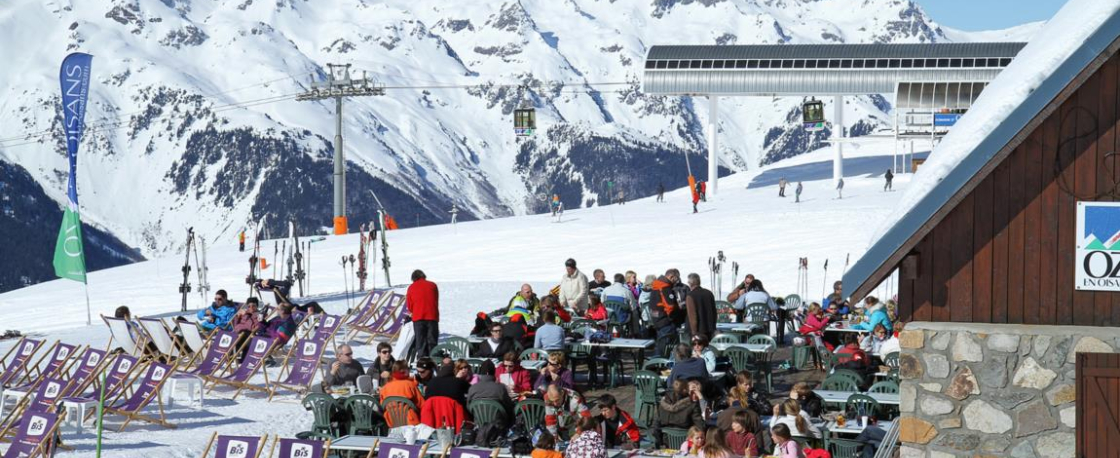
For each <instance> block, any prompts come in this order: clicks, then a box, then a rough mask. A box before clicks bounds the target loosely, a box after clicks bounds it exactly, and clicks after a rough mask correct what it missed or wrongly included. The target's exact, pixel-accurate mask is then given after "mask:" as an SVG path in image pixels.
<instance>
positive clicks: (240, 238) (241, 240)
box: [237, 229, 245, 253]
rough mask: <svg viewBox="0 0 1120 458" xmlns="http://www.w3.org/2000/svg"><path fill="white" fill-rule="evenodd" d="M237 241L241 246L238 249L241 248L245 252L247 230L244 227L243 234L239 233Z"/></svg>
mask: <svg viewBox="0 0 1120 458" xmlns="http://www.w3.org/2000/svg"><path fill="white" fill-rule="evenodd" d="M237 241H238V246H239V247H240V248H238V249H239V250H241V252H242V253H244V252H245V230H244V229H242V230H241V234H239V235H238V236H237Z"/></svg>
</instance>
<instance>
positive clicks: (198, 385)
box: [167, 329, 237, 407]
mask: <svg viewBox="0 0 1120 458" xmlns="http://www.w3.org/2000/svg"><path fill="white" fill-rule="evenodd" d="M235 343H237V336H235V335H234V334H233V333H232V332H230V331H223V330H220V329H219V330H217V331H216V332H214V334H212V335H211V338H210V340H209V344H208V345H206V346H205V347H206V351H205V352H202V351H199V352H198V354H201V355H202V357H201V358H199V359H198V365H197V366H195V368H194V369H191V370H189V371H185V372H179V373H176V374H175V375H173V376H171V380H168V381H167V405H168V407H170V406H171V405H172V404H173V403H174V399H175V397H174V396H175V394H176V393H177V392H178V389H179V387H180V386H184V387H186V388H187V399H188V403H189V404H190V405H194V400H195V392H197V393H198V406H199V407H202V403H203V402H204V400H205V391H206V390H204V389H203V384H204V383H203V382H205V380H206V377H210V376H212V375H214V374H216V373H217V372H218V370H220V369H221V368H223V367H224V366H226V365H227V364H228V363H229V361H232V360H233V357H232V355H235V354H236V352H233V351H232V350H233V349H234V344H235Z"/></svg>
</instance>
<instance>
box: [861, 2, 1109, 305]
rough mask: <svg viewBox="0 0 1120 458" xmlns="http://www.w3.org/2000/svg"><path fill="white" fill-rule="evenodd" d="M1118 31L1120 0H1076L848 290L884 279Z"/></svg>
mask: <svg viewBox="0 0 1120 458" xmlns="http://www.w3.org/2000/svg"><path fill="white" fill-rule="evenodd" d="M1118 34H1120V0H1070V2H1069V3H1067V4H1066V5H1065V6H1064V7H1063V8H1062V9H1061V11H1059V12H1058V14H1057V15H1055V16H1054V18H1053V19H1051V20H1050V21H1049V22H1048V23H1047V24H1046V26H1045V27H1043V29H1042V30H1041V31H1039V33H1038V34H1037V35H1036V37H1037V38H1036V39H1034V40H1032V41H1031V42H1030V43H1029V44H1027V46H1026V47H1025V48H1023V50H1022V51H1020V53H1019V55H1018V57H1016V58H1015V60H1014V61H1013V62H1012V63H1011V65H1010V66H1008V67H1007V68H1006V69H1004V71H1003V72H1002V73H1000V75H999V76H998V77H997V78H996V79H995V80H993V81H992V83H991V84H990V85H988V87H987V88H986V89H984V92H983V93H982V94H981V95H980V98H979V99H977V101H976V104H974V105H973V106H972V108H971V109H970V110H969V111H968V114H966V115H965V116H964V117H962V118H961V120H960V122H958V123H957V124H956V126H954V127H953V129H952V130H951V131H950V132H949V134H948V135H946V136H945V138H944V140H943V141H942V142H941V143H940V144H939V145H938V146H937V147H936V148H934V150H933V152H932V153H931V154H930V158H929V160H927V161H926V162H925V164H923V165H922V167H921V168H920V169H919V171H918V173H917V174H916V175H915V176H914V180H913V182H912V183H911V185H910V186H909V187H908V188H907V189H906V192H905V193H904V194H903V196H902V198H901V199H899V202H898V206H897V207H896V209H895V211H894V212H892V213H891V214H890V215H889V216H887V218H885V219H884V221H883V222H882V225H881V226H880V227H879V229H878V230H877V231H876V232H875V233H874V236H873V237H872V238H871V240H872V241H873V242H872V244H871V246H870V248H869V249H868V250H867V253H866V254H865V255H864V256H863V257H862V258H860V259H859V260H858V261H856V263H855V264H854V265H853V266H852V268H851V269H850V270H849V271H848V272H846V273H845V275H844V284H845V285H846V286H848V288H851V289H849V290H848V291H855V288H858V287H860V286H861V285H863V284H864V283H865V282H868V281H876V282H877V281H879V280H880V279H876V278H870V277H871V276H872V275H873V274H874V272H875V271H876V270H877V269H878V268H879V267H880V266H882V264H883V263H885V262H887V259H888V258H889V257H890V256H892V255H893V254H894V253H896V252H897V251H898V250H899V249H901V248H903V247H902V245H903V244H904V243H905V242H906V240H908V239H909V238H910V237H911V236H912V235H914V234H915V233H916V232H917V231H918V230H919V228H920V227H922V225H923V224H925V223H926V222H927V221H929V220H930V218H931V217H933V215H934V214H935V213H936V212H937V211H938V209H940V208H941V207H942V206H944V205H945V204H946V203H947V202H948V201H949V199H950V198H951V197H952V196H953V195H954V194H956V193H957V191H959V190H960V189H961V188H962V187H963V186H964V185H965V183H967V182H968V181H969V180H970V179H971V178H972V177H973V176H975V175H976V174H977V173H978V172H979V170H980V169H981V168H982V167H983V166H984V165H985V164H987V163H988V161H989V160H991V159H992V157H994V156H995V154H996V153H997V152H999V151H1000V150H1001V149H1002V148H1003V147H1004V146H1005V145H1007V144H1008V143H1009V142H1010V141H1011V140H1012V138H1013V137H1014V136H1015V135H1016V134H1018V133H1019V131H1020V130H1022V128H1023V127H1024V126H1026V124H1027V123H1028V122H1029V121H1030V120H1031V119H1032V118H1034V117H1035V116H1036V115H1037V114H1038V113H1039V112H1040V111H1041V110H1042V109H1043V108H1044V107H1045V106H1046V105H1047V104H1048V103H1049V102H1050V101H1051V100H1053V99H1054V97H1055V96H1057V94H1058V93H1059V92H1060V91H1061V90H1062V89H1063V88H1065V87H1066V86H1067V85H1068V84H1069V82H1070V81H1072V80H1073V78H1074V77H1075V76H1076V75H1077V74H1078V73H1080V72H1081V71H1082V70H1083V69H1084V68H1085V67H1086V66H1087V65H1089V63H1090V62H1091V61H1092V60H1093V59H1095V58H1096V57H1097V56H1098V55H1099V54H1100V52H1101V51H1102V50H1103V49H1105V47H1107V46H1108V45H1109V44H1110V43H1112V41H1114V40H1115V39H1116V37H1117V35H1118ZM869 286H874V285H873V284H872V285H869Z"/></svg>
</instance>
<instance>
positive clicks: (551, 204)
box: [549, 194, 560, 216]
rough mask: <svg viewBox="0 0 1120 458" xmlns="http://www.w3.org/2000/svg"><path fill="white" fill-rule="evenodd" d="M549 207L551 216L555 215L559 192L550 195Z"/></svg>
mask: <svg viewBox="0 0 1120 458" xmlns="http://www.w3.org/2000/svg"><path fill="white" fill-rule="evenodd" d="M549 207H550V208H552V216H556V212H557V211H559V210H560V194H553V195H552V202H551V203H550V204H549Z"/></svg>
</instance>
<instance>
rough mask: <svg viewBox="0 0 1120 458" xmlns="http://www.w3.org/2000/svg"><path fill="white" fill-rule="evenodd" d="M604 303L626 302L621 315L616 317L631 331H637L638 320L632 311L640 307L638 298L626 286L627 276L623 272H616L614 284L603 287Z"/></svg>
mask: <svg viewBox="0 0 1120 458" xmlns="http://www.w3.org/2000/svg"><path fill="white" fill-rule="evenodd" d="M602 298H603V303H607V302H619V303H622V304H624V305H623V307H622V310H620V311H619V316H618V317H617V318H616V319H617V320H618V321H619V322H620V323H623V324H624V325H625V326H626V328H627V329H629V330H630V331H631V332H637V326H638V320H636V319H633V318H635V316H634V314H633V313H632V312H633V311H634V310H637V309H638V298H636V297H634V294H633V293H632V292H631V291H630V288H629V287H627V286H626V277H625V276H623V275H622V274H614V284H613V285H610V286H608V287H606V288H605V289H603V294H602Z"/></svg>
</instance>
